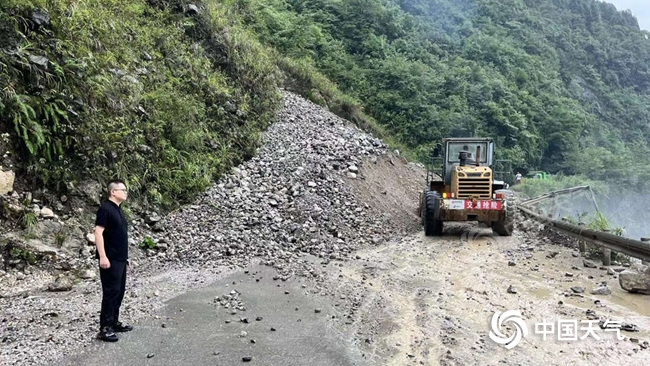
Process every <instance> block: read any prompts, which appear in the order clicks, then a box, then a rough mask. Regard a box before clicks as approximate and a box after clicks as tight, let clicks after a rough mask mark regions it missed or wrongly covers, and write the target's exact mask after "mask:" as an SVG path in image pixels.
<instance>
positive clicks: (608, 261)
mask: <svg viewBox="0 0 650 366" xmlns="http://www.w3.org/2000/svg"><path fill="white" fill-rule="evenodd" d="M611 265H612V250H611V249H607V248H603V266H611Z"/></svg>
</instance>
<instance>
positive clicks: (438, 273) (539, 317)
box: [330, 224, 650, 365]
mask: <svg viewBox="0 0 650 366" xmlns="http://www.w3.org/2000/svg"><path fill="white" fill-rule="evenodd" d="M549 241H550V240H548V239H546V240H544V239H538V238H537V237H536V236H535V235H531V237H527V235H525V234H524V233H522V232H517V233H516V235H515V236H513V237H510V238H507V237H493V236H491V231H490V230H489V229H479V228H477V227H475V226H472V225H460V224H458V225H451V226H450V227H448V228H447V229H446V231H445V236H444V237H442V238H435V239H434V238H427V237H424V235H423V234H422V233H419V234H415V235H411V236H409V237H405V238H404V239H403V240H401V241H399V242H397V243H392V244H386V245H384V246H381V247H377V248H372V249H367V250H363V251H360V252H359V253H358V256H359V257H360V258H361V260H359V261H357V262H352V263H346V264H345V265H342V266H340V267H338V268H335V269H333V270H332V276H331V277H330V278H331V279H332V281H331V282H332V284H333V285H334V286H336V289H335V290H333V291H332V292H333V293H343V294H349V295H348V296H356V297H357V298H359V297H362V298H363V299H362V301H360V302H359V303H358V304H357V305H356V306H352V308H353V309H354V310H353V311H352V312H351V319H354V321H353V323H352V324H351V325H352V326H353V327H354V328H355V332H356V334H357V338H358V341H359V343H361V344H365V348H366V349H367V350H368V352H367V356H368V358H369V359H371V360H373V361H374V362H376V363H377V364H380V365H406V364H425V365H496V364H508V365H542V364H544V365H566V364H576V365H595V364H598V365H621V364H625V365H647V364H648V363H649V362H650V349H647V343H643V342H644V341H648V340H650V300H649V299H648V298H647V297H644V296H640V295H639V296H635V295H631V294H628V293H626V292H625V291H623V290H622V289H620V287H619V285H618V280H617V279H616V278H615V277H614V276H612V275H608V274H607V272H606V271H605V270H601V269H595V268H585V267H584V266H583V259H582V258H580V257H576V256H575V255H576V254H577V252H576V251H575V250H573V249H571V248H569V247H566V246H563V245H556V244H553V243H551V242H549ZM602 281H607V282H608V284H609V287H610V288H611V290H612V294H611V295H606V296H605V295H590V294H589V292H590V290H591V289H593V288H594V287H596V286H598V285H600V283H601V282H602ZM511 285H512V286H513V287H514V291H516V293H509V291H508V288H509V287H510V286H511ZM571 287H576V288H577V287H583V288H584V289H585V290H586V291H585V292H584V293H574V292H573V291H572V290H571ZM514 291H510V292H514ZM507 310H520V311H521V318H522V320H523V321H524V323H525V324H526V326H527V329H528V336H527V337H525V338H523V339H522V340H521V342H519V344H518V345H517V346H515V347H514V348H513V349H511V350H508V349H506V348H505V347H504V346H502V345H499V344H497V343H496V342H494V341H493V340H492V339H490V337H489V336H488V335H489V331H490V322H491V319H492V316H493V314H494V313H495V312H496V311H500V312H504V311H507ZM588 310H589V313H588V312H587V311H588ZM591 311H594V312H595V314H592V313H591ZM598 318H607V319H612V320H621V321H623V322H625V323H632V324H634V325H636V326H638V328H639V329H640V330H641V332H633V333H631V332H624V331H621V332H620V334H621V336H622V337H624V340H622V341H621V340H617V339H616V336H617V335H616V332H614V331H605V330H603V329H600V327H597V328H598V329H597V330H593V334H596V336H598V337H599V338H600V340H596V339H595V338H594V336H593V335H591V334H590V335H589V336H588V337H587V338H585V339H581V337H583V336H584V334H585V333H586V330H581V328H582V327H585V328H586V327H588V326H589V325H588V324H589V323H583V321H587V320H588V319H598ZM559 320H575V321H576V322H577V328H575V329H576V330H577V331H576V332H575V333H576V336H577V340H570V341H560V340H559V339H558V332H557V329H558V321H559ZM544 321H546V323H554V330H555V332H554V334H547V336H546V340H544V338H543V334H538V333H536V328H535V324H536V323H542V322H544ZM506 326H507V327H506ZM594 326H595V325H594ZM548 327H550V326H549V325H547V329H550V328H548ZM501 330H502V331H503V332H504V333H507V334H512V333H513V332H514V331H516V328H515V327H514V326H513V323H510V324H509V323H508V322H506V323H505V326H504V327H503V328H501ZM539 330H540V331H541V330H542V328H541V326H540V328H539ZM567 334H568V333H567ZM567 334H564V333H563V336H564V337H566V336H567Z"/></svg>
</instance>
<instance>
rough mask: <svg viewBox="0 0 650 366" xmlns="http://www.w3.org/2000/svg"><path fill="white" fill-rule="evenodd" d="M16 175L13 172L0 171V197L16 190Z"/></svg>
mask: <svg viewBox="0 0 650 366" xmlns="http://www.w3.org/2000/svg"><path fill="white" fill-rule="evenodd" d="M15 178H16V173H14V172H13V171H11V170H9V171H6V172H5V171H3V170H2V169H0V195H3V194H7V193H9V192H12V191H13V190H14V179H15Z"/></svg>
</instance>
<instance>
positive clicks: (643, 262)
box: [641, 238, 650, 266]
mask: <svg viewBox="0 0 650 366" xmlns="http://www.w3.org/2000/svg"><path fill="white" fill-rule="evenodd" d="M641 241H642V242H645V243H648V242H650V238H641ZM641 264H643V265H644V266H650V262H648V261H642V262H641Z"/></svg>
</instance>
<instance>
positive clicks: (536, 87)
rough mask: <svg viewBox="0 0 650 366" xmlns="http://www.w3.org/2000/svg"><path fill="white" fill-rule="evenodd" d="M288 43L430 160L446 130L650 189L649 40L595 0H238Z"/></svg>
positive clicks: (532, 164)
mask: <svg viewBox="0 0 650 366" xmlns="http://www.w3.org/2000/svg"><path fill="white" fill-rule="evenodd" d="M238 4H240V7H239V8H238V9H239V11H240V12H241V14H242V16H243V17H244V19H245V20H246V24H248V25H249V27H250V28H251V29H252V30H254V32H255V34H257V35H258V37H260V39H261V40H262V41H263V42H264V43H269V44H272V45H273V46H274V47H276V48H277V49H278V50H280V52H281V53H284V54H288V55H292V56H293V57H295V58H301V59H306V60H309V61H310V62H313V64H314V65H316V67H318V68H319V69H320V70H322V72H324V73H325V74H326V75H327V76H328V77H329V78H331V80H333V81H335V82H336V83H337V85H338V86H339V87H340V88H341V90H343V91H344V92H346V93H349V94H350V95H352V96H354V97H355V98H358V99H359V100H362V101H363V103H364V106H365V107H366V111H367V112H368V113H369V114H370V115H371V116H373V117H374V118H376V119H377V120H378V121H379V123H380V124H381V125H383V126H385V128H386V129H387V130H388V131H389V132H390V133H391V134H392V135H394V136H396V137H397V138H398V140H399V141H401V142H403V143H405V144H407V145H408V146H409V147H410V148H412V149H414V150H415V151H416V153H417V156H418V157H420V158H424V157H425V156H426V154H427V152H428V151H429V149H430V147H431V146H432V144H435V143H436V142H438V141H439V139H440V138H441V137H443V136H466V135H489V136H494V137H495V138H496V139H497V141H498V143H499V145H500V148H501V150H500V151H501V152H502V154H501V157H502V158H508V159H511V160H512V161H513V162H514V164H515V166H519V167H521V168H524V169H531V168H541V169H544V170H549V171H552V172H558V171H563V172H564V173H566V174H586V175H588V176H589V177H591V178H593V179H601V180H611V181H616V182H618V183H620V182H625V183H629V184H631V185H636V184H641V185H645V183H644V182H645V181H647V178H648V176H647V173H645V172H643V170H644V167H646V166H647V164H646V163H645V161H640V159H639V158H638V157H639V156H644V155H645V154H647V153H648V152H649V151H650V150H649V148H648V145H649V142H650V123H649V122H650V110H649V109H648V108H649V107H648V105H650V104H649V103H648V102H649V101H650V100H649V97H648V91H649V89H648V87H649V85H650V73H649V72H648V70H649V69H648V68H649V66H648V65H650V62H649V61H650V41H649V40H648V33H647V32H645V31H641V30H640V29H639V27H638V24H637V22H636V19H635V18H634V17H633V16H632V15H631V14H630V13H629V12H618V11H616V9H615V7H614V6H613V5H611V4H607V3H601V2H597V1H595V0H578V1H561V0H541V1H537V0H536V1H533V0H530V1H523V0H507V1H494V0H464V1H447V0H431V1H418V0H401V1H378V0H377V1H373V0H351V1H332V0H317V1H303V0H287V1H284V0H264V1H256V2H251V1H239V2H238Z"/></svg>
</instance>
